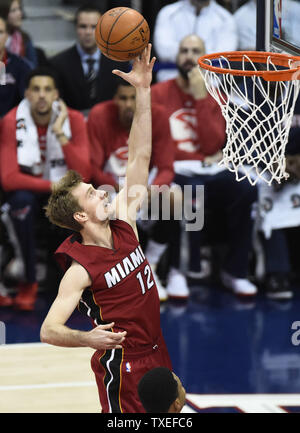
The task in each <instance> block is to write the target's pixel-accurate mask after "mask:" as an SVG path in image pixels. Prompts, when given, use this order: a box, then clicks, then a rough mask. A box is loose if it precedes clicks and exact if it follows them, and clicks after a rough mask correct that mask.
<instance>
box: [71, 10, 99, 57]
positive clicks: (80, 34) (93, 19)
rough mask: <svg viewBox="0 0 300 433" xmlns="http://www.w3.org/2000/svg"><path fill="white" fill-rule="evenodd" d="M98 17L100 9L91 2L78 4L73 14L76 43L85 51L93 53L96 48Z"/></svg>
mask: <svg viewBox="0 0 300 433" xmlns="http://www.w3.org/2000/svg"><path fill="white" fill-rule="evenodd" d="M100 17H101V11H100V9H99V8H98V7H96V6H95V5H94V4H93V3H89V4H84V5H83V6H80V7H79V9H78V10H77V12H76V14H75V25H76V33H77V39H78V43H79V45H80V46H81V48H82V49H83V50H84V51H86V52H87V53H93V52H94V51H96V49H97V44H96V40H95V29H96V26H97V22H98V20H99V18H100Z"/></svg>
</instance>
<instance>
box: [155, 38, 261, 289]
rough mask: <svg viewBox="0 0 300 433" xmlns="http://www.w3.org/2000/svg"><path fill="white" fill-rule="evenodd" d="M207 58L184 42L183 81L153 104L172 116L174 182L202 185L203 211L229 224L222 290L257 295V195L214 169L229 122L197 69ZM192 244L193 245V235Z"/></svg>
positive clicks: (169, 84)
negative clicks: (251, 276) (252, 274)
mask: <svg viewBox="0 0 300 433" xmlns="http://www.w3.org/2000/svg"><path fill="white" fill-rule="evenodd" d="M204 53H205V46H204V42H203V41H202V40H201V39H200V38H199V37H198V36H197V35H189V36H187V37H185V38H184V39H183V40H182V41H181V43H180V47H179V52H178V55H177V67H178V71H179V75H178V76H177V78H176V79H172V80H168V81H165V82H162V83H157V84H155V85H154V86H152V100H153V102H158V103H160V104H164V106H165V107H166V109H167V111H168V115H169V122H170V128H171V135H172V137H173V139H174V142H175V145H176V152H175V173H176V175H175V182H177V183H179V184H180V185H181V186H184V185H187V184H191V185H192V186H193V188H196V186H197V185H204V186H205V209H212V210H215V211H217V212H218V213H219V214H220V213H221V214H222V213H223V214H224V218H226V221H227V226H228V235H229V240H228V247H229V252H228V255H227V258H226V261H225V264H224V268H223V269H224V271H223V272H222V274H221V277H222V281H223V284H224V285H225V286H226V287H228V288H229V289H231V290H232V291H233V292H234V293H236V294H239V295H254V294H255V293H256V291H257V289H256V287H255V286H254V285H253V284H252V283H250V281H248V280H247V279H246V277H247V273H248V259H249V257H248V256H249V252H250V249H251V233H252V220H251V206H252V204H253V202H254V201H255V200H256V198H257V191H256V188H255V187H252V186H251V185H250V184H249V182H248V181H242V182H236V180H235V176H234V175H233V173H231V172H229V171H228V170H224V168H222V167H220V166H218V165H217V164H216V162H217V161H219V160H220V153H221V152H220V151H221V148H222V146H223V145H224V141H225V121H224V119H223V117H222V114H221V110H220V108H219V106H218V104H217V102H216V101H215V100H214V99H213V98H212V97H211V96H210V95H209V94H208V92H207V90H206V87H205V83H204V81H203V79H202V77H201V74H200V73H199V71H198V68H197V67H196V66H197V59H198V57H199V56H201V55H203V54H204ZM187 173H189V174H187ZM190 239H191V240H192V241H193V240H194V239H195V235H194V234H193V233H192V236H191V237H190ZM198 242H199V240H198ZM199 247H200V245H198V248H199ZM190 266H192V264H190ZM198 266H199V265H198Z"/></svg>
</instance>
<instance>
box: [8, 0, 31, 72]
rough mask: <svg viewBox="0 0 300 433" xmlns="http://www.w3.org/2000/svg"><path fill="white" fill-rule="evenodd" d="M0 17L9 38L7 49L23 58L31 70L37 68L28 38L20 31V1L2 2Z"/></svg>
mask: <svg viewBox="0 0 300 433" xmlns="http://www.w3.org/2000/svg"><path fill="white" fill-rule="evenodd" d="M0 16H2V17H4V18H5V19H6V20H7V25H8V33H9V37H8V39H7V45H6V47H7V49H8V51H10V52H11V53H13V54H16V55H17V56H20V57H23V58H25V59H26V60H27V61H28V63H29V64H30V66H31V67H32V68H35V67H37V65H38V58H37V53H36V50H35V48H34V46H33V44H32V41H31V39H30V36H29V35H28V34H27V33H26V32H24V30H22V28H21V26H22V20H23V11H22V1H21V0H2V1H1V5H0Z"/></svg>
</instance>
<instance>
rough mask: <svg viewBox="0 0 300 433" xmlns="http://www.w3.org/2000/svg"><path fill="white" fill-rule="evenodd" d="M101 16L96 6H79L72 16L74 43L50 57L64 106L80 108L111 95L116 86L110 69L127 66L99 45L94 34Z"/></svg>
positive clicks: (125, 70) (86, 108)
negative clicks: (113, 59)
mask: <svg viewBox="0 0 300 433" xmlns="http://www.w3.org/2000/svg"><path fill="white" fill-rule="evenodd" d="M100 17H101V12H100V11H99V9H97V7H95V6H93V5H84V6H81V7H80V8H79V9H78V10H77V12H76V16H75V25H76V33H77V41H76V43H75V44H74V45H73V46H72V47H71V48H68V49H67V50H65V51H63V52H61V53H59V54H57V55H56V56H55V57H53V58H52V59H51V60H50V61H51V64H52V66H53V68H54V69H55V71H56V73H57V75H58V83H59V89H60V94H61V96H62V99H63V100H64V101H65V102H66V104H67V106H69V107H71V108H73V109H76V110H80V111H86V110H89V109H90V108H91V107H93V106H94V105H95V104H96V103H98V102H101V101H106V100H108V99H111V98H112V97H113V95H114V93H115V89H116V77H115V76H114V75H113V74H112V70H113V69H120V70H122V71H124V72H127V71H128V70H129V63H127V62H115V61H112V60H110V59H108V58H107V57H105V56H104V55H103V54H101V52H100V50H99V49H98V47H97V45H96V41H95V37H94V34H95V28H96V25H97V22H98V20H99V18H100Z"/></svg>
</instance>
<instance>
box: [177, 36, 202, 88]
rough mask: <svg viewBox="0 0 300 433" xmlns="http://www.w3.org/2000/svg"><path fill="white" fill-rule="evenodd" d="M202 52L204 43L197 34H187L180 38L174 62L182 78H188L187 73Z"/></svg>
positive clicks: (196, 63)
mask: <svg viewBox="0 0 300 433" xmlns="http://www.w3.org/2000/svg"><path fill="white" fill-rule="evenodd" d="M204 54H205V45H204V42H203V40H202V39H201V38H199V36H198V35H189V36H186V37H185V38H183V39H182V40H181V42H180V45H179V50H178V54H177V57H176V64H177V68H178V71H179V73H180V75H181V77H182V78H184V79H185V80H188V73H189V72H190V71H191V69H193V68H194V67H195V66H197V65H198V58H199V57H200V56H202V55H204Z"/></svg>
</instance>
